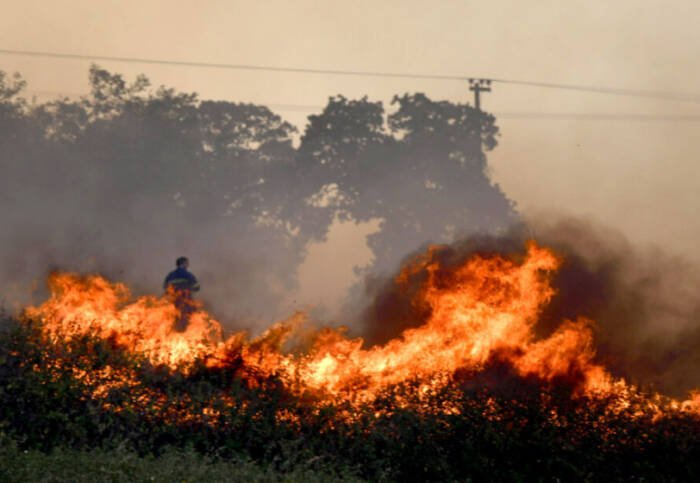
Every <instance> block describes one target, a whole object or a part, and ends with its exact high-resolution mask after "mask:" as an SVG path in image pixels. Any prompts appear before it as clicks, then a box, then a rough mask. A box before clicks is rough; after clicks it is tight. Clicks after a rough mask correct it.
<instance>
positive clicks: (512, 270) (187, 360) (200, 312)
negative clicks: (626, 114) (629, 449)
mask: <svg viewBox="0 0 700 483" xmlns="http://www.w3.org/2000/svg"><path fill="white" fill-rule="evenodd" d="M438 252H439V250H438V248H437V247H433V248H431V249H429V250H428V251H427V252H426V253H425V254H424V255H422V256H421V257H418V258H417V259H415V260H413V262H411V263H409V264H407V265H406V266H405V267H404V268H403V270H402V271H401V273H400V274H399V275H398V276H397V277H396V283H397V284H398V286H399V287H401V286H405V285H406V284H407V283H408V282H409V280H411V279H412V278H414V277H415V276H416V275H417V274H422V275H423V276H422V278H421V280H422V281H421V284H420V287H419V290H418V291H417V292H416V295H415V297H414V300H413V303H414V305H415V306H416V307H423V308H427V309H428V311H427V313H428V314H429V315H428V316H427V319H426V321H425V322H424V324H423V325H421V326H419V327H416V328H411V329H407V330H405V331H404V332H403V333H401V335H400V336H398V337H397V338H395V339H393V340H391V341H389V342H388V343H386V344H384V345H379V346H374V347H370V348H367V347H365V344H364V341H363V340H362V339H361V338H348V337H347V336H346V335H345V331H344V330H343V329H342V328H340V329H330V328H324V329H320V330H315V331H313V330H310V329H308V327H307V324H306V318H305V316H304V315H303V314H296V315H294V316H293V317H291V318H290V319H288V320H286V321H282V322H279V323H277V324H275V325H273V326H272V327H271V328H270V329H268V330H267V331H266V332H264V333H263V334H262V335H260V336H259V337H256V338H252V339H251V338H250V337H249V336H248V335H247V334H246V333H242V332H240V333H234V334H232V335H229V336H228V337H224V331H223V329H222V325H221V323H220V322H218V321H217V320H215V319H214V318H213V317H212V316H211V315H209V314H208V313H207V312H206V311H205V310H204V309H203V307H202V306H201V305H196V306H195V308H194V311H193V313H192V315H191V317H190V320H189V325H188V327H187V328H186V330H185V331H184V332H179V331H177V330H176V329H175V320H176V319H177V316H178V314H177V310H176V308H175V306H174V305H173V303H172V301H171V300H170V299H169V298H168V297H162V298H158V297H152V296H147V297H140V298H137V299H135V300H134V299H133V298H132V296H131V294H130V292H129V290H128V288H127V287H126V286H125V285H123V284H120V283H110V282H108V281H107V280H106V279H104V278H103V277H101V276H98V275H90V276H80V275H76V274H70V273H54V274H52V275H51V276H50V278H49V288H50V290H51V296H50V298H49V299H48V300H47V301H45V302H44V303H43V304H41V305H40V306H38V307H30V308H27V309H26V317H28V318H30V319H33V320H38V321H41V327H42V331H43V333H44V334H45V336H46V337H47V339H48V340H49V341H52V342H57V341H60V340H65V339H70V338H73V337H80V336H84V335H92V336H97V337H98V338H101V339H105V340H110V341H113V342H114V343H115V344H116V345H117V346H119V347H122V348H124V349H125V350H127V351H129V352H130V353H133V354H137V355H139V356H142V357H145V358H146V359H147V360H148V361H150V363H151V364H154V365H162V366H166V367H169V368H171V369H173V370H183V371H187V370H189V369H190V368H192V367H194V365H195V364H196V363H197V362H198V361H200V362H201V361H203V362H204V363H205V364H206V365H207V366H208V367H218V368H221V369H223V370H226V368H227V367H229V365H230V361H231V358H232V357H233V356H235V357H236V358H237V360H239V361H240V362H241V365H242V366H243V367H246V368H248V369H249V370H251V371H254V372H256V373H257V374H261V375H276V376H279V377H280V378H281V379H282V380H283V381H285V383H286V384H287V385H288V387H289V388H290V390H292V391H296V392H297V393H299V394H313V395H314V397H316V398H317V399H318V400H324V399H326V400H334V401H337V400H340V401H348V402H353V403H357V402H367V401H371V400H372V399H373V398H375V397H377V394H379V393H380V392H381V391H382V390H384V389H386V388H388V387H391V386H392V385H396V384H400V383H403V382H407V381H419V383H420V387H419V393H426V394H427V393H430V392H431V391H434V390H435V389H437V388H439V387H442V386H444V385H445V384H447V383H448V381H449V380H450V377H451V376H452V375H454V374H455V373H456V372H457V371H464V372H466V373H472V374H473V373H478V372H479V371H482V370H483V369H484V368H485V367H486V366H487V365H488V364H489V362H490V361H492V360H494V358H498V359H499V360H502V361H505V362H506V363H508V364H509V366H510V367H512V369H513V371H515V373H516V374H518V375H519V376H523V377H535V378H538V379H540V380H542V381H554V380H556V379H558V378H566V379H567V380H572V381H576V393H577V394H578V395H585V396H588V397H604V396H606V395H610V394H615V395H618V396H620V395H622V398H621V399H620V401H622V402H621V403H619V404H621V406H620V409H621V410H622V409H626V407H625V406H626V405H627V403H626V402H625V401H629V400H630V398H629V397H627V396H625V394H626V392H630V391H632V392H634V388H633V387H631V386H629V385H627V384H626V383H625V382H624V381H621V380H615V379H614V378H613V377H612V376H611V375H610V374H609V373H608V371H606V370H605V368H604V367H602V366H600V365H598V364H596V363H595V362H594V357H595V350H594V339H593V331H592V327H593V324H594V323H593V322H592V321H589V320H585V319H578V320H573V321H562V323H561V325H560V326H559V328H558V329H557V330H556V331H555V332H554V333H552V334H551V335H550V336H549V337H547V338H543V339H537V338H536V337H535V333H534V327H535V325H536V324H537V321H538V318H539V315H540V314H541V311H542V310H543V308H544V307H546V305H547V303H548V302H549V301H550V300H551V298H552V297H553V296H554V295H555V290H554V289H553V287H552V286H551V275H552V274H553V273H554V272H555V271H556V270H557V268H558V267H559V265H560V263H561V260H560V259H559V257H558V256H557V255H556V254H554V253H553V252H552V251H551V250H549V249H547V248H544V247H540V246H538V245H537V244H536V243H534V242H529V243H528V244H527V246H526V252H525V254H524V255H520V256H510V257H508V256H503V255H495V254H477V255H474V256H472V257H471V258H470V259H468V260H466V261H465V262H464V263H462V264H459V265H457V266H447V265H446V264H443V263H442V262H441V261H440V258H439V256H438ZM294 338H297V339H301V340H304V341H306V342H307V349H306V350H305V351H302V352H299V351H289V350H285V346H286V345H288V344H289V343H290V342H291V341H292V340H293V339H294ZM81 377H85V378H88V377H90V378H93V379H94V378H97V379H99V378H100V377H103V379H104V384H106V385H109V384H115V380H116V379H120V378H121V379H123V380H126V381H130V379H129V377H128V375H126V376H124V377H122V376H119V377H116V376H115V375H114V374H112V373H110V372H109V370H106V374H102V375H100V374H87V373H85V374H82V376H81ZM127 383H129V382H127ZM107 392H108V388H105V387H98V388H97V389H96V390H95V397H100V396H101V395H104V394H106V393H107ZM652 399H653V398H652ZM652 399H650V400H649V404H651V405H652V406H653V407H654V408H657V410H659V411H661V410H662V409H661V407H662V406H663V405H664V404H665V403H663V402H659V401H656V400H652ZM657 399H658V398H657ZM654 401H656V402H654ZM699 401H700V397H699V396H698V394H694V395H693V396H692V398H691V399H690V400H688V401H684V402H678V401H671V402H670V403H669V404H670V406H672V407H675V408H677V409H679V410H683V411H689V412H699V409H700V402H699ZM445 410H447V411H449V410H450V408H449V407H446V408H445ZM209 416H210V417H214V413H212V414H210V415H209Z"/></svg>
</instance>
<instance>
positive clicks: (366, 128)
mask: <svg viewBox="0 0 700 483" xmlns="http://www.w3.org/2000/svg"><path fill="white" fill-rule="evenodd" d="M89 81H90V88H91V90H90V93H89V94H88V95H86V96H84V97H81V98H79V99H70V98H64V99H58V100H54V101H50V102H45V103H36V102H28V101H27V100H26V99H24V98H23V97H22V91H23V89H24V87H25V82H24V81H23V80H22V79H21V77H19V76H15V77H11V76H8V75H6V74H5V73H3V72H0V148H1V149H2V155H1V158H0V163H2V171H3V176H2V180H1V181H0V188H2V195H1V196H2V197H3V200H4V201H5V202H9V204H6V206H10V209H9V210H4V211H3V214H2V215H0V218H1V219H0V223H2V224H3V226H4V227H6V228H8V229H7V230H4V232H3V235H2V242H3V246H5V247H6V249H5V250H3V251H2V253H0V256H1V257H2V258H3V261H4V262H5V264H4V268H3V270H4V271H5V273H4V274H1V276H0V278H1V279H2V281H3V282H4V283H7V282H8V281H10V280H13V281H16V280H17V279H18V278H19V279H21V278H22V276H23V275H27V276H29V274H30V273H31V277H36V276H37V273H32V272H37V270H38V271H39V272H41V270H44V269H45V267H43V266H42V263H45V262H46V261H47V260H49V261H50V263H51V264H55V263H59V264H66V265H68V266H71V268H77V269H85V268H86V267H87V268H95V269H98V268H99V269H113V270H115V271H120V272H121V271H123V270H126V271H127V272H129V274H130V275H138V276H139V277H140V278H141V279H142V280H143V284H144V287H148V286H152V284H154V283H157V280H156V279H157V277H159V276H160V272H159V270H158V269H156V268H155V267H156V265H155V263H154V261H153V257H154V256H158V255H160V254H164V253H176V252H184V251H188V252H192V251H197V252H201V253H207V258H208V262H207V263H206V267H204V268H205V269H206V270H208V271H210V272H211V273H212V274H213V275H219V276H217V277H216V278H217V280H225V279H226V278H227V277H228V278H229V279H231V280H238V282H235V281H231V282H230V283H228V284H227V283H223V284H221V285H222V286H221V287H219V289H218V290H219V293H218V295H224V294H225V293H227V292H228V293H231V292H233V293H237V294H238V296H239V297H236V298H237V299H242V300H249V302H250V315H256V314H255V313H254V312H255V309H253V307H254V306H255V305H256V304H257V303H258V302H259V300H260V294H267V295H266V296H267V297H268V298H274V297H275V296H276V295H279V294H280V293H282V292H283V291H284V290H286V289H285V287H286V288H289V287H292V286H293V285H294V283H295V273H296V272H295V271H296V267H298V265H299V263H300V262H301V261H302V260H303V257H304V253H305V252H304V250H305V247H306V246H307V243H308V242H309V241H310V240H322V239H323V238H324V237H325V235H326V234H327V232H328V229H329V226H330V224H331V223H332V222H333V220H334V219H336V218H337V217H340V218H341V219H352V220H356V221H367V220H379V221H380V226H381V230H380V231H379V232H377V233H375V234H374V235H372V236H371V239H370V241H369V242H370V246H371V248H372V250H373V252H374V254H375V263H374V265H373V267H372V268H371V269H372V270H373V271H388V270H392V269H393V268H394V267H396V265H397V263H398V262H399V261H400V259H401V258H402V257H404V256H406V255H407V254H408V253H410V252H411V251H413V250H415V249H417V248H418V247H419V245H421V244H423V243H425V242H443V241H449V240H451V239H453V238H454V237H456V236H460V235H462V234H468V233H473V232H484V231H488V232H493V231H495V230H499V229H502V228H505V227H506V226H507V225H508V224H509V223H510V222H511V221H512V219H513V217H514V216H515V211H514V206H513V203H512V202H511V201H510V200H508V198H507V197H506V196H505V194H504V193H503V192H502V191H501V190H500V188H499V187H498V186H497V185H495V184H494V183H493V182H492V181H491V180H490V178H489V173H488V169H487V160H486V157H485V154H484V153H485V152H487V151H489V150H491V149H493V148H494V147H495V146H496V144H497V136H498V134H499V131H498V127H497V126H496V124H495V118H494V117H493V116H492V115H490V114H487V113H483V112H479V111H477V110H476V109H475V108H473V107H471V106H469V105H468V104H456V103H452V102H447V101H433V100H431V99H429V98H428V97H427V96H426V95H424V94H420V93H417V94H405V95H403V96H396V97H395V98H394V99H393V101H392V103H391V106H390V109H389V110H385V108H384V106H383V104H382V103H381V102H375V101H370V100H369V99H367V98H366V97H364V98H361V99H355V100H353V99H347V98H345V97H343V96H335V97H331V98H329V100H328V103H327V105H326V107H325V108H324V109H323V111H322V112H320V113H318V114H314V115H311V116H309V118H308V125H307V126H306V127H305V129H304V130H303V132H301V133H300V132H298V131H297V128H296V127H295V126H293V125H292V124H290V123H289V122H287V121H285V120H284V119H283V118H282V117H280V116H279V115H278V114H276V113H274V112H272V111H271V110H270V109H269V108H267V107H266V106H262V105H253V104H246V103H235V102H228V101H214V100H200V99H199V97H198V96H197V95H196V94H194V93H184V92H179V91H177V90H175V89H172V88H166V87H159V88H153V87H152V86H151V85H150V82H149V80H148V79H147V78H146V77H144V76H139V77H137V78H136V79H135V80H134V81H133V82H128V81H127V80H125V79H124V78H123V77H122V76H121V75H119V74H116V73H111V72H108V71H106V70H104V69H102V68H100V67H98V66H95V65H93V66H92V67H91V68H90V71H89ZM28 245H29V246H32V247H34V250H26V247H27V246H28ZM124 266H127V268H126V269H125V268H123V267H124ZM160 266H161V265H157V267H160ZM137 267H142V269H139V268H137ZM229 272H230V273H229ZM153 274H155V275H153ZM263 298H265V297H263ZM244 305H245V304H244ZM239 307H240V304H239Z"/></svg>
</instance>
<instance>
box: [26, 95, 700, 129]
mask: <svg viewBox="0 0 700 483" xmlns="http://www.w3.org/2000/svg"><path fill="white" fill-rule="evenodd" d="M26 92H27V93H28V94H32V95H37V96H46V97H67V96H76V97H79V96H83V95H84V94H78V93H75V92H58V91H34V90H29V91H26ZM248 103H249V104H257V105H262V106H266V107H268V108H270V109H272V110H275V111H287V112H309V113H310V112H321V111H323V109H324V108H325V106H321V105H311V104H279V103H274V102H265V101H250V102H248ZM493 115H494V116H495V117H496V119H515V120H519V119H522V120H544V121H635V122H700V114H632V113H605V112H534V111H510V112H494V113H493Z"/></svg>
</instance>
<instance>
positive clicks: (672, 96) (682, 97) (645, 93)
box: [0, 49, 700, 103]
mask: <svg viewBox="0 0 700 483" xmlns="http://www.w3.org/2000/svg"><path fill="white" fill-rule="evenodd" d="M0 54H6V55H21V56H28V57H50V58H56V59H73V60H90V61H96V60H101V61H108V62H127V63H138V64H153V65H173V66H183V67H200V68H213V69H230V70H251V71H266V72H287V73H297V74H323V75H341V76H355V77H385V78H403V79H424V80H446V81H448V80H449V81H469V80H470V79H475V78H478V77H479V76H464V75H439V74H412V73H397V72H375V71H356V70H335V69H314V68H307V67H279V66H270V65H254V64H227V63H212V62H194V61H180V60H164V59H144V58H138V57H114V56H106V55H84V54H65V53H59V52H39V51H29V50H10V49H0ZM490 80H491V81H492V82H500V83H502V84H514V85H522V86H530V87H541V88H548V89H561V90H571V91H581V92H593V93H598V94H609V95H617V96H630V97H646V98H653V99H664V100H671V101H680V102H697V103H700V95H698V94H687V93H673V92H667V91H652V90H642V89H625V88H618V87H608V86H590V85H575V84H558V83H553V82H538V81H527V80H512V79H499V78H491V79H490Z"/></svg>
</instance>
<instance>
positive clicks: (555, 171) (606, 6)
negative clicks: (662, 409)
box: [0, 0, 700, 260]
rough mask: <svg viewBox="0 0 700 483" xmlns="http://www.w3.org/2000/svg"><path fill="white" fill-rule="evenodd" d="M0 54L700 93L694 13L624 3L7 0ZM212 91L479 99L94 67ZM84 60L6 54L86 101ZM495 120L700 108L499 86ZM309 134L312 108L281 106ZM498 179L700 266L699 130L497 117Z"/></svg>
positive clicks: (43, 83)
mask: <svg viewBox="0 0 700 483" xmlns="http://www.w3.org/2000/svg"><path fill="white" fill-rule="evenodd" d="M2 3H3V5H2V16H1V17H0V49H18V50H37V51H53V52H62V53H75V54H87V55H105V56H120V57H140V58H153V59H171V60H187V61H199V62H218V63H235V64H260V65H273V66H290V67H307V68H320V69H346V70H366V71H390V72H408V73H430V74H445V75H468V76H475V77H493V78H501V79H514V80H531V81H541V82H552V83H567V84H579V85H593V86H610V87H621V88H630V89H648V90H655V91H668V92H671V93H689V94H700V82H698V80H699V79H700V55H699V54H700V40H699V37H698V30H697V29H698V19H699V18H700V2H696V1H691V0H688V1H675V2H674V1H668V0H665V1H645V0H625V1H621V0H616V1H614V2H610V1H609V0H608V1H598V0H586V1H563V0H529V1H519V0H503V1H498V0H490V1H481V2H476V1H466V0H464V1H415V0H400V1H386V0H384V1H378V0H371V1H366V0H353V1H352V2H350V1H345V2H335V1H330V0H322V1H311V0H304V1H289V0H286V1H252V0H251V1H233V0H226V1H213V0H208V1H200V2H194V1H191V2H190V1H177V0H168V1H161V0H139V1H133V0H119V1H95V0H80V1H78V0H75V1H61V2H46V1H29V0H24V1H22V2H17V1H12V2H10V1H7V0H4V1H3V2H2ZM98 63H99V64H100V65H101V66H103V67H105V68H107V69H109V70H113V71H117V72H121V73H123V74H125V75H126V76H127V77H129V78H133V76H134V75H136V74H137V73H141V72H143V73H145V74H146V75H147V76H148V77H149V78H150V79H151V80H152V82H153V84H155V85H160V84H165V85H168V86H173V87H176V88H178V89H181V90H185V91H196V92H198V93H199V94H200V95H201V97H202V98H211V99H226V100H231V101H246V102H258V103H264V104H268V105H272V106H273V108H274V107H275V106H280V105H281V106H284V105H287V106H289V105H294V106H322V105H324V104H325V102H326V99H327V97H328V96H330V95H334V94H338V93H341V94H343V95H345V96H347V97H359V96H362V95H368V96H369V97H370V98H371V99H379V100H385V101H389V100H390V99H391V97H392V96H393V95H394V94H400V93H404V92H415V91H422V92H425V93H426V94H428V95H429V96H430V97H432V98H435V99H449V100H452V101H461V102H463V101H470V102H471V95H470V92H469V91H468V86H467V85H465V84H464V83H462V82H455V81H426V80H411V79H377V78H360V77H340V76H328V75H325V76H324V75H308V74H293V73H270V72H243V71H230V70H217V69H204V68H191V67H177V66H156V65H143V64H129V63H122V62H106V61H101V62H98ZM88 66H89V62H88V61H78V60H60V59H46V58H29V57H17V56H8V55H3V54H0V70H5V71H10V72H12V71H19V72H21V73H22V74H23V75H24V76H25V78H26V79H27V80H28V81H29V83H30V86H29V89H30V91H34V92H37V93H39V97H38V99H40V100H44V99H46V96H48V95H50V94H47V92H49V93H50V92H60V93H67V94H72V93H78V94H79V93H84V92H86V88H87V70H88ZM482 106H483V108H484V109H486V110H489V111H492V112H494V113H496V115H497V116H498V114H499V113H516V112H517V113H523V112H527V113H566V114H568V113H585V114H601V113H603V114H636V115H645V116H646V115H655V114H661V115H677V114H686V115H700V103H692V102H685V103H683V102H673V101H664V100H653V99H644V98H634V97H621V96H612V95H602V94H594V93H585V92H578V91H563V90H554V89H544V88H533V87H526V86H518V85H508V84H496V85H494V88H493V92H491V93H489V94H485V95H484V98H483V101H482ZM276 110H278V111H279V112H280V114H282V115H283V116H285V117H286V118H287V119H289V120H291V121H293V122H295V123H296V124H298V125H299V126H300V128H302V127H303V124H304V122H305V116H306V115H308V114H309V112H305V111H304V110H303V109H300V108H298V107H297V108H294V109H291V110H290V109H289V108H288V107H285V108H284V109H280V108H277V109H276ZM499 125H500V127H501V130H502V137H501V138H500V143H501V144H500V146H499V147H498V148H497V149H496V150H495V151H494V152H493V153H491V154H490V155H489V161H490V164H491V166H492V173H493V177H494V179H495V180H496V181H497V182H499V183H500V184H501V186H502V187H503V189H504V190H505V192H506V193H507V194H508V196H510V197H511V198H512V199H514V200H515V201H516V202H517V204H518V207H519V208H520V210H521V211H522V212H523V213H525V214H526V215H528V214H532V213H537V212H540V211H543V210H544V211H556V212H560V213H565V214H583V215H586V216H589V217H591V218H592V219H595V220H597V221H599V222H602V223H605V224H607V225H610V226H613V227H617V228H619V229H620V230H621V231H623V232H624V233H625V234H626V235H628V236H629V237H631V238H634V239H638V240H640V241H641V242H643V243H649V242H651V243H657V244H661V245H665V246H667V247H669V248H670V249H671V250H672V251H675V252H678V253H680V254H683V255H685V256H688V257H691V258H694V259H695V260H700V255H698V251H697V250H696V243H697V241H698V240H700V217H699V216H698V213H697V209H698V208H699V207H700V163H698V162H697V161H698V155H699V154H700V136H698V134H699V133H700V122H697V121H696V122H687V121H685V122H679V121H664V122H649V121H639V120H629V119H626V120H614V121H610V120H576V119H568V120H567V119H564V120H562V119H554V120H553V119H541V118H539V119H527V118H525V119H523V118H512V117H505V116H504V118H502V119H499Z"/></svg>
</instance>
